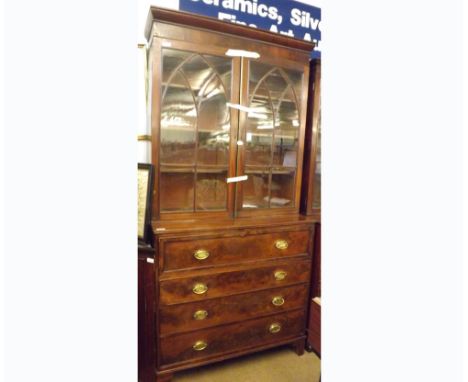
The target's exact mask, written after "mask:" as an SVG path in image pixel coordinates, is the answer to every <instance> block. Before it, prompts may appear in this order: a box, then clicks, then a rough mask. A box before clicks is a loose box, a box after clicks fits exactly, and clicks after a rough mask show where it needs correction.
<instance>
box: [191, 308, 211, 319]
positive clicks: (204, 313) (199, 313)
mask: <svg viewBox="0 0 468 382" xmlns="http://www.w3.org/2000/svg"><path fill="white" fill-rule="evenodd" d="M206 317H208V312H207V311H206V310H197V311H196V312H195V313H194V314H193V318H194V319H195V320H199V321H200V320H204V319H205V318H206Z"/></svg>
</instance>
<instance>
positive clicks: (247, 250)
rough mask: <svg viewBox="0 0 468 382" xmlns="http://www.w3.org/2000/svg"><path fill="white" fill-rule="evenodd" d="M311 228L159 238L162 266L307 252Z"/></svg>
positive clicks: (183, 266) (169, 267)
mask: <svg viewBox="0 0 468 382" xmlns="http://www.w3.org/2000/svg"><path fill="white" fill-rule="evenodd" d="M310 237H311V235H310V231H308V230H303V231H289V232H288V231H285V232H271V233H264V234H255V235H246V236H231V237H214V238H200V239H195V240H184V239H167V240H162V241H161V244H162V245H161V252H162V254H163V259H164V270H176V269H188V268H198V267H201V266H213V265H226V264H232V263H238V262H240V261H248V260H262V259H269V258H281V257H286V256H293V255H299V254H304V253H308V248H309V240H310Z"/></svg>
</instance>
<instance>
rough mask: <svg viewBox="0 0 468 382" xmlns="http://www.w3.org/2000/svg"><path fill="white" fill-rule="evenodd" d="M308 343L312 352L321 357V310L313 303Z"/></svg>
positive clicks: (310, 313) (311, 305) (310, 312)
mask: <svg viewBox="0 0 468 382" xmlns="http://www.w3.org/2000/svg"><path fill="white" fill-rule="evenodd" d="M307 343H308V347H309V349H310V350H313V351H314V352H316V353H317V354H318V355H319V356H320V355H321V309H320V305H318V304H316V303H315V302H313V301H312V302H311V304H310V311H309V324H308V328H307Z"/></svg>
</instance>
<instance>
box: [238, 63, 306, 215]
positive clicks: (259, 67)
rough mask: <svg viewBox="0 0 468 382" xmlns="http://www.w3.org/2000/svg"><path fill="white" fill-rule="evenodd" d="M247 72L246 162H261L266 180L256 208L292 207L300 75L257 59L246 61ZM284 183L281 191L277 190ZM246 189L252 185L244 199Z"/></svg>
mask: <svg viewBox="0 0 468 382" xmlns="http://www.w3.org/2000/svg"><path fill="white" fill-rule="evenodd" d="M249 73H250V79H249V100H248V102H249V103H248V106H249V108H250V109H252V111H251V112H250V113H248V114H247V126H246V136H245V165H246V167H247V168H248V167H249V166H263V167H264V168H266V169H267V170H266V171H267V172H268V177H266V178H265V177H263V178H262V179H263V180H264V181H265V182H267V184H266V192H264V193H263V194H264V195H263V198H264V202H262V203H256V204H255V203H254V204H255V205H256V208H268V207H270V208H280V207H293V206H294V186H295V172H296V167H297V155H298V145H299V132H300V122H299V121H300V115H299V105H300V99H298V96H297V95H298V94H300V89H301V86H302V77H303V75H302V73H301V72H298V71H294V70H286V69H283V68H279V67H275V66H272V65H267V64H263V63H260V62H257V61H250V62H249ZM246 171H247V170H246ZM246 173H247V172H246ZM282 173H284V174H282ZM283 184H284V187H285V190H284V191H281V190H276V188H277V187H278V185H281V186H282V185H283ZM248 190H252V187H251V188H250V189H249V188H247V190H246V191H244V199H245V193H246V192H249V191H248ZM283 194H284V195H283ZM247 199H248V198H247ZM260 204H261V205H260ZM244 205H245V200H244ZM244 208H246V207H245V206H244Z"/></svg>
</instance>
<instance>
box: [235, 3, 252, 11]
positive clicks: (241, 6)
mask: <svg viewBox="0 0 468 382" xmlns="http://www.w3.org/2000/svg"><path fill="white" fill-rule="evenodd" d="M235 3H236V10H237V11H241V12H244V13H245V12H247V13H249V14H252V3H251V2H250V1H249V0H235Z"/></svg>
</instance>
